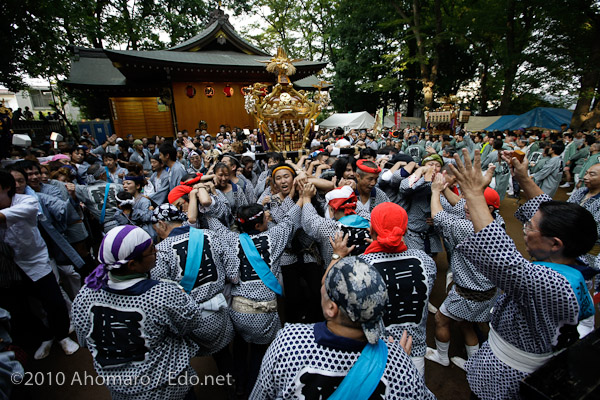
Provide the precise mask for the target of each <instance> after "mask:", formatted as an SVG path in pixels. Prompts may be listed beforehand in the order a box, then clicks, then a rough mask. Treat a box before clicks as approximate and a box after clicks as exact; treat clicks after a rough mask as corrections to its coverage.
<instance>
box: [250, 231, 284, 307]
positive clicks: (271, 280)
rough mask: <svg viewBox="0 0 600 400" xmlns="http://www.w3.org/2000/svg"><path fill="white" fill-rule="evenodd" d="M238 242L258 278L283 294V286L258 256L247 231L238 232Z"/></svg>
mask: <svg viewBox="0 0 600 400" xmlns="http://www.w3.org/2000/svg"><path fill="white" fill-rule="evenodd" d="M240 244H241V245H242V250H244V254H246V258H247V259H248V262H249V263H250V265H251V266H252V269H254V271H255V272H256V274H257V275H258V277H259V278H260V280H261V281H262V282H263V283H264V284H265V286H266V287H268V288H269V289H271V290H272V291H274V292H275V293H277V294H278V295H280V296H283V288H282V287H281V285H280V284H279V281H278V280H277V277H276V276H275V275H274V274H273V271H271V268H269V266H268V265H267V263H266V262H265V260H263V258H262V257H261V256H260V254H259V253H258V250H257V249H256V246H255V245H254V242H253V241H252V239H251V238H250V236H249V235H248V234H247V233H242V234H240Z"/></svg>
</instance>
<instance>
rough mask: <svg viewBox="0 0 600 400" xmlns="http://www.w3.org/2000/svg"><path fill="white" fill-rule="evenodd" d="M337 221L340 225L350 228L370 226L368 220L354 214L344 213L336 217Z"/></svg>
mask: <svg viewBox="0 0 600 400" xmlns="http://www.w3.org/2000/svg"><path fill="white" fill-rule="evenodd" d="M338 222H339V223H341V224H342V225H345V226H349V227H352V228H368V227H369V226H370V224H369V220H367V219H365V218H363V217H361V216H360V215H356V214H352V215H345V216H343V217H342V218H340V219H338Z"/></svg>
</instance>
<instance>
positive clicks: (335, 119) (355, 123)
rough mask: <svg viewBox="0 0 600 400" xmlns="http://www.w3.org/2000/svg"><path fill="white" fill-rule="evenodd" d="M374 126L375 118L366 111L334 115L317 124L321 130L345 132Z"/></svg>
mask: <svg viewBox="0 0 600 400" xmlns="http://www.w3.org/2000/svg"><path fill="white" fill-rule="evenodd" d="M373 125H375V118H373V117H372V116H371V114H369V113H368V112H366V111H360V112H355V113H345V114H344V113H336V114H333V115H332V116H330V117H329V118H327V119H326V120H325V121H323V122H321V123H320V124H319V127H321V128H337V127H338V126H339V127H341V128H343V129H344V130H345V131H347V130H350V129H371V128H373Z"/></svg>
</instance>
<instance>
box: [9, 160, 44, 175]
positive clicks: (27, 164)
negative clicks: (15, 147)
mask: <svg viewBox="0 0 600 400" xmlns="http://www.w3.org/2000/svg"><path fill="white" fill-rule="evenodd" d="M15 166H16V167H19V168H21V169H22V170H23V171H26V170H28V169H31V168H36V169H37V170H38V172H42V171H41V170H40V164H39V163H37V162H36V161H32V160H23V161H18V162H16V163H15Z"/></svg>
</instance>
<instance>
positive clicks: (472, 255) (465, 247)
mask: <svg viewBox="0 0 600 400" xmlns="http://www.w3.org/2000/svg"><path fill="white" fill-rule="evenodd" d="M538 197H541V196H538ZM532 200H533V199H532ZM456 249H457V250H458V251H461V252H462V253H463V254H464V255H465V257H466V258H467V259H468V260H469V261H471V262H472V263H473V265H475V267H476V268H477V269H479V270H480V271H481V272H482V273H483V274H484V275H485V276H486V277H487V278H488V279H489V280H490V281H491V282H492V283H493V284H495V285H496V286H498V287H499V288H500V289H502V290H504V291H505V293H506V295H507V296H508V297H509V298H511V299H512V300H513V301H515V302H516V303H518V304H520V305H521V306H522V307H523V311H524V312H525V313H540V312H543V311H544V309H546V310H549V311H548V314H547V316H546V318H553V319H554V320H555V321H557V322H558V321H565V320H570V319H571V318H572V316H573V315H577V310H573V309H572V307H567V306H566V305H569V304H571V305H574V306H575V307H577V300H576V299H575V294H574V293H573V290H571V289H570V286H569V284H568V282H567V281H566V279H565V278H564V277H562V275H560V274H558V273H557V272H554V271H552V270H549V269H548V268H546V267H543V266H539V265H534V264H532V263H531V262H529V261H527V260H526V259H525V258H523V256H522V255H521V253H519V252H518V251H517V248H516V247H515V244H514V242H513V241H512V239H511V238H510V237H509V236H508V235H507V234H506V232H505V231H504V229H502V227H501V226H500V225H498V224H497V223H496V222H492V223H491V224H489V225H488V226H486V227H485V228H484V229H482V230H481V231H479V232H477V233H476V234H475V235H473V236H471V237H470V238H468V239H467V240H465V241H463V242H462V243H461V244H459V245H458V246H457V247H456ZM559 282H560V283H559ZM557 286H561V287H560V288H558V287H557ZM540 299H541V300H540ZM546 299H551V301H550V302H544V301H542V300H546ZM556 304H562V305H565V306H564V307H556V306H555V305H556Z"/></svg>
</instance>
